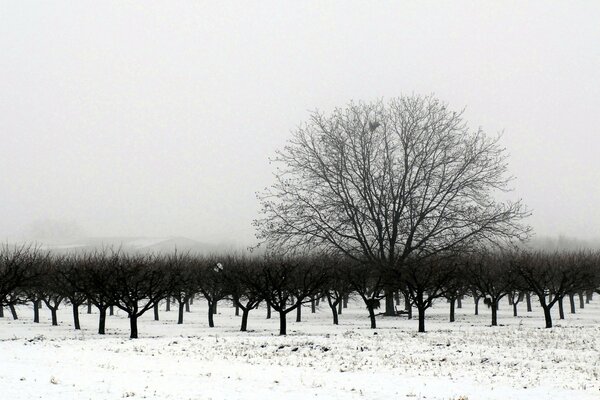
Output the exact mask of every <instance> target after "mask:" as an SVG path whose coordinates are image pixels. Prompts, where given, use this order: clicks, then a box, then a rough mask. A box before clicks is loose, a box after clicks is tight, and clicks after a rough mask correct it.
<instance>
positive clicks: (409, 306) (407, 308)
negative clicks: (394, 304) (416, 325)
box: [404, 293, 412, 319]
mask: <svg viewBox="0 0 600 400" xmlns="http://www.w3.org/2000/svg"><path fill="white" fill-rule="evenodd" d="M404 310H405V311H406V312H408V319H412V304H410V296H409V295H408V293H405V294H404Z"/></svg>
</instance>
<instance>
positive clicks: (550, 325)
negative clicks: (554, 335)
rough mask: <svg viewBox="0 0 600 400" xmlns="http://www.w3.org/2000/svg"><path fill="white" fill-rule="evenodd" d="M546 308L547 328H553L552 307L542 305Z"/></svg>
mask: <svg viewBox="0 0 600 400" xmlns="http://www.w3.org/2000/svg"><path fill="white" fill-rule="evenodd" d="M542 308H543V309H544V318H545V319H546V328H552V314H550V307H548V306H545V305H542Z"/></svg>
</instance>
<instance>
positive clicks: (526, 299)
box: [525, 292, 531, 312]
mask: <svg viewBox="0 0 600 400" xmlns="http://www.w3.org/2000/svg"><path fill="white" fill-rule="evenodd" d="M525 301H526V302H527V312H531V295H530V294H529V292H527V293H525Z"/></svg>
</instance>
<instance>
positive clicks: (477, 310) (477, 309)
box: [473, 296, 481, 315]
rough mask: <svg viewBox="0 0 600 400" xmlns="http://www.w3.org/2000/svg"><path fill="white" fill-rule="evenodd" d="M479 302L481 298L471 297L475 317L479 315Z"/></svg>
mask: <svg viewBox="0 0 600 400" xmlns="http://www.w3.org/2000/svg"><path fill="white" fill-rule="evenodd" d="M479 300H481V297H479V296H473V302H474V303H475V315H479Z"/></svg>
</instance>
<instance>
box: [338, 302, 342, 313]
mask: <svg viewBox="0 0 600 400" xmlns="http://www.w3.org/2000/svg"><path fill="white" fill-rule="evenodd" d="M342 303H343V301H340V302H339V303H338V310H337V313H338V315H342V307H343V304H342Z"/></svg>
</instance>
